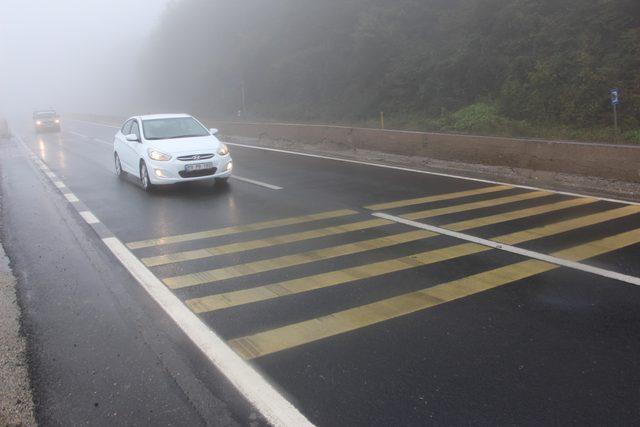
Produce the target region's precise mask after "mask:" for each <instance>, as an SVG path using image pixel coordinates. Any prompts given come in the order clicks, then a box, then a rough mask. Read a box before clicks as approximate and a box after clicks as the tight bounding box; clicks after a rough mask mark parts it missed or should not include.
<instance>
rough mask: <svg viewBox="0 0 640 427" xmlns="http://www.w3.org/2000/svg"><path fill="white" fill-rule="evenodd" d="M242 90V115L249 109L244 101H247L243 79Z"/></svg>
mask: <svg viewBox="0 0 640 427" xmlns="http://www.w3.org/2000/svg"><path fill="white" fill-rule="evenodd" d="M241 90H242V116H244V115H245V112H246V111H247V110H246V108H245V104H244V101H245V93H244V80H243V81H242V86H241Z"/></svg>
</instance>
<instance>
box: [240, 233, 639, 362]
mask: <svg viewBox="0 0 640 427" xmlns="http://www.w3.org/2000/svg"><path fill="white" fill-rule="evenodd" d="M639 242H640V229H635V230H632V231H628V232H625V233H621V234H617V235H615V236H610V237H606V238H604V239H600V240H597V241H594V242H589V243H585V244H582V245H579V246H575V247H572V248H569V249H564V250H561V251H558V252H555V253H553V254H552V255H553V256H555V257H557V258H562V259H566V260H570V261H583V260H585V259H589V258H593V257H595V256H598V255H602V254H605V253H608V252H611V251H615V250H617V249H621V248H624V247H626V246H630V245H633V244H637V243H639ZM556 268H559V266H557V265H555V264H551V263H548V262H545V261H540V260H527V261H522V262H518V263H514V264H510V265H507V266H505V267H500V268H496V269H493V270H490V271H485V272H482V273H478V274H474V275H471V276H467V277H464V278H462V279H458V280H454V281H451V282H447V283H442V284H439V285H436V286H432V287H428V288H424V289H421V290H419V291H415V292H410V293H406V294H402V295H398V296H395V297H391V298H387V299H384V300H380V301H376V302H374V303H371V304H366V305H363V306H359V307H355V308H351V309H348V310H343V311H340V312H336V313H332V314H329V315H326V316H321V317H318V318H314V319H310V320H305V321H302V322H298V323H294V324H290V325H286V326H282V327H279V328H276V329H271V330H267V331H263V332H258V333H256V334H253V335H249V336H245V337H240V338H236V339H232V340H230V341H228V344H229V345H230V346H231V348H233V349H234V350H235V351H236V352H237V353H238V354H239V355H240V356H242V357H243V358H245V359H254V358H257V357H262V356H265V355H268V354H272V353H276V352H279V351H283V350H286V349H290V348H294V347H298V346H301V345H304V344H308V343H311V342H314V341H318V340H321V339H325V338H329V337H333V336H336V335H340V334H343V333H346V332H350V331H354V330H357V329H361V328H364V327H367V326H371V325H375V324H377V323H381V322H384V321H387V320H391V319H394V318H398V317H401V316H406V315H409V314H412V313H415V312H418V311H423V310H426V309H429V308H431V307H435V306H438V305H441V304H444V303H447V302H451V301H455V300H458V299H461V298H464V297H468V296H471V295H474V294H477V293H480V292H484V291H487V290H490V289H494V288H497V287H500V286H503V285H507V284H511V283H515V282H517V281H519V280H522V279H526V278H529V277H532V276H535V275H537V274H541V273H544V272H547V271H551V270H554V269H556Z"/></svg>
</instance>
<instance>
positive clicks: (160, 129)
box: [142, 117, 209, 140]
mask: <svg viewBox="0 0 640 427" xmlns="http://www.w3.org/2000/svg"><path fill="white" fill-rule="evenodd" d="M142 130H143V131H144V137H145V138H146V139H149V140H156V139H177V138H191V137H197V136H208V135H209V131H207V129H206V128H204V127H203V126H202V125H201V124H200V123H198V122H197V121H196V120H195V119H194V118H193V117H175V118H170V119H151V120H143V121H142Z"/></svg>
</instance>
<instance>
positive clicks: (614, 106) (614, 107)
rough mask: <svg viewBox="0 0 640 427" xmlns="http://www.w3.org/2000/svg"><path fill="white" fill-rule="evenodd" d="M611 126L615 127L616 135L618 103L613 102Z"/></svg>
mask: <svg viewBox="0 0 640 427" xmlns="http://www.w3.org/2000/svg"><path fill="white" fill-rule="evenodd" d="M613 127H614V128H615V131H616V135H618V105H617V104H613Z"/></svg>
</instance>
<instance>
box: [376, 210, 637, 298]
mask: <svg viewBox="0 0 640 427" xmlns="http://www.w3.org/2000/svg"><path fill="white" fill-rule="evenodd" d="M372 215H373V216H375V217H378V218H384V219H387V220H390V221H394V222H397V223H399V224H404V225H408V226H410V227H414V228H419V229H422V230H427V231H431V232H434V233H438V234H442V235H445V236H449V237H453V238H455V239H460V240H464V241H467V242H471V243H476V244H479V245H482V246H487V247H490V248H493V249H498V250H501V251H505V252H511V253H514V254H518V255H522V256H525V257H527V258H532V259H537V260H539V261H544V262H548V263H550V264H555V265H559V266H561V267H567V268H571V269H574V270H580V271H583V272H586V273H591V274H595V275H598V276H602V277H606V278H608V279H614V280H618V281H621V282H625V283H629V284H631V285H636V286H640V277H636V276H630V275H628V274H623V273H618V272H616V271H611V270H606V269H604V268H599V267H594V266H591V265H587V264H583V263H581V262H576V261H569V260H566V259H562V258H558V257H555V256H553V255H547V254H543V253H540V252H535V251H531V250H528V249H523V248H519V247H517V246H512V245H506V244H503V243H498V242H495V241H493V240H487V239H483V238H481V237H476V236H471V235H469V234H465V233H460V232H458V231H452V230H448V229H446V228H441V227H436V226H434V225H429V224H424V223H422V222H417V221H412V220H409V219H405V218H401V217H398V216H395V215H389V214H386V213H382V212H375V213H373V214H372Z"/></svg>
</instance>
